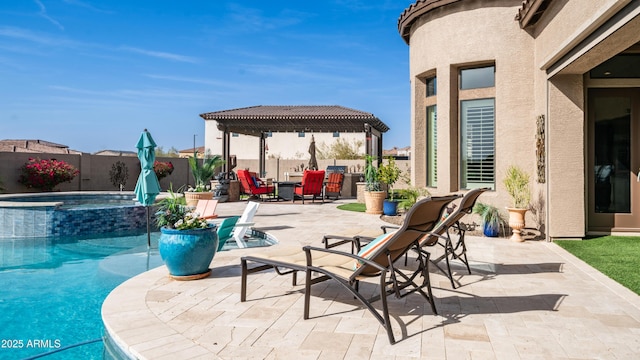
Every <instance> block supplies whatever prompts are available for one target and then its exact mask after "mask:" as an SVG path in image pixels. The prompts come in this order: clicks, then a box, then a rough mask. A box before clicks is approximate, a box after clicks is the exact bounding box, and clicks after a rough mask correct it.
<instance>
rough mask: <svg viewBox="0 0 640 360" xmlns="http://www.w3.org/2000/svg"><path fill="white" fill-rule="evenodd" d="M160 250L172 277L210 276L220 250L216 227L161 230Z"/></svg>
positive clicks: (195, 277)
mask: <svg viewBox="0 0 640 360" xmlns="http://www.w3.org/2000/svg"><path fill="white" fill-rule="evenodd" d="M160 232H161V235H160V240H158V250H159V251H160V256H161V257H162V261H164V263H165V265H166V266H167V268H168V269H169V274H170V275H171V276H172V277H191V278H193V279H197V278H198V276H199V275H202V277H205V276H207V275H208V274H209V272H210V270H209V265H210V264H211V260H212V259H213V256H214V255H215V253H216V250H217V249H218V234H217V233H216V228H215V226H211V227H208V228H206V229H193V230H174V229H166V228H161V229H160Z"/></svg>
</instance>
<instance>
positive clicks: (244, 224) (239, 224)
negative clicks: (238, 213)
mask: <svg viewBox="0 0 640 360" xmlns="http://www.w3.org/2000/svg"><path fill="white" fill-rule="evenodd" d="M255 224H256V223H254V222H245V223H240V222H239V223H236V224H235V225H234V226H253V225H255Z"/></svg>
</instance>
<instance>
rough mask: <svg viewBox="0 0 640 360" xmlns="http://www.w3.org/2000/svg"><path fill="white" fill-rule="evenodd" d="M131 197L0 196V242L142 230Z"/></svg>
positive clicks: (141, 214) (141, 216) (140, 211)
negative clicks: (26, 238)
mask: <svg viewBox="0 0 640 360" xmlns="http://www.w3.org/2000/svg"><path fill="white" fill-rule="evenodd" d="M134 198H135V194H134V193H133V192H132V191H128V192H127V191H123V192H99V191H94V192H85V191H75V192H51V193H26V194H8V195H0V239H2V238H25V237H33V238H38V237H67V236H77V235H83V236H84V235H91V234H103V233H122V234H124V233H131V232H132V231H136V230H146V224H147V220H146V209H145V207H144V206H142V205H140V204H139V203H137V202H136V201H135V200H134ZM151 218H152V219H151V220H153V210H152V211H151Z"/></svg>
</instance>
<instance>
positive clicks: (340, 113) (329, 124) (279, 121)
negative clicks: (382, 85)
mask: <svg viewBox="0 0 640 360" xmlns="http://www.w3.org/2000/svg"><path fill="white" fill-rule="evenodd" d="M200 117H202V118H203V119H205V120H215V121H216V122H217V123H218V129H220V130H222V131H229V132H232V133H238V134H244V135H252V136H260V135H261V134H262V133H267V132H363V131H365V125H366V124H368V125H370V126H371V127H372V128H373V129H375V130H377V131H379V132H380V133H384V132H387V131H388V130H389V127H388V126H387V125H386V124H385V123H383V122H382V121H381V120H380V119H378V118H377V117H375V116H374V115H373V114H371V113H367V112H364V111H359V110H354V109H349V108H346V107H343V106H335V105H332V106H327V105H312V106H302V105H296V106H280V105H277V106H264V105H261V106H252V107H246V108H239V109H231V110H222V111H215V112H209V113H204V114H200Z"/></svg>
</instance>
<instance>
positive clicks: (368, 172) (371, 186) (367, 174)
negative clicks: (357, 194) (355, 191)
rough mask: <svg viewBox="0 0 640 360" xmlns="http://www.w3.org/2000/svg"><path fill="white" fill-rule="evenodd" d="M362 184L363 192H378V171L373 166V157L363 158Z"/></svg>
mask: <svg viewBox="0 0 640 360" xmlns="http://www.w3.org/2000/svg"><path fill="white" fill-rule="evenodd" d="M364 182H365V185H364V189H365V191H380V181H379V180H378V169H377V168H376V167H375V165H373V156H371V155H367V156H366V157H365V167H364Z"/></svg>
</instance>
